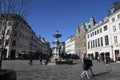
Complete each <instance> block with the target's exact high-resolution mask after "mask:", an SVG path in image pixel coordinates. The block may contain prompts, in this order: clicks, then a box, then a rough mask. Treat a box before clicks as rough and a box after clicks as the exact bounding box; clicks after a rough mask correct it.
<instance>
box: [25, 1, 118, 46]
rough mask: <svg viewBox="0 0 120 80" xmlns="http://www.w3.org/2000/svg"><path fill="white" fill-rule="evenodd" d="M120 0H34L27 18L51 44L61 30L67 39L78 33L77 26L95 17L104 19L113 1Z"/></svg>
mask: <svg viewBox="0 0 120 80" xmlns="http://www.w3.org/2000/svg"><path fill="white" fill-rule="evenodd" d="M116 1H120V0H32V6H31V11H30V14H29V16H28V18H27V22H28V24H29V25H30V26H31V28H32V29H33V31H34V32H35V33H36V35H41V37H44V38H45V39H46V40H47V41H48V42H50V44H51V45H52V42H53V41H55V38H54V37H53V36H52V35H53V34H55V33H56V30H57V29H58V30H59V33H60V34H62V37H61V38H59V40H60V41H61V42H62V41H65V40H66V39H67V38H68V37H69V36H70V35H74V34H75V33H76V26H77V25H78V26H79V25H80V24H81V22H89V20H90V17H94V18H95V21H96V22H99V21H100V20H102V19H104V18H105V17H106V16H107V14H108V10H109V8H110V7H111V5H112V3H113V2H116Z"/></svg>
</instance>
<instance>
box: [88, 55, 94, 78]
mask: <svg viewBox="0 0 120 80" xmlns="http://www.w3.org/2000/svg"><path fill="white" fill-rule="evenodd" d="M92 66H93V62H92V60H91V59H90V57H88V67H89V70H90V72H91V74H92V76H94V73H93V70H92Z"/></svg>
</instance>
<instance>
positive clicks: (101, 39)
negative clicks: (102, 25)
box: [100, 37, 103, 46]
mask: <svg viewBox="0 0 120 80" xmlns="http://www.w3.org/2000/svg"><path fill="white" fill-rule="evenodd" d="M100 39H101V46H103V38H102V37H101V38H100Z"/></svg>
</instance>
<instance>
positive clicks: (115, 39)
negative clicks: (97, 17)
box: [114, 36, 118, 44]
mask: <svg viewBox="0 0 120 80" xmlns="http://www.w3.org/2000/svg"><path fill="white" fill-rule="evenodd" d="M114 43H115V44H117V43H118V41H117V36H114Z"/></svg>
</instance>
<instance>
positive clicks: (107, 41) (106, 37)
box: [105, 35, 109, 45]
mask: <svg viewBox="0 0 120 80" xmlns="http://www.w3.org/2000/svg"><path fill="white" fill-rule="evenodd" d="M105 45H109V40H108V35H106V36H105Z"/></svg>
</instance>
